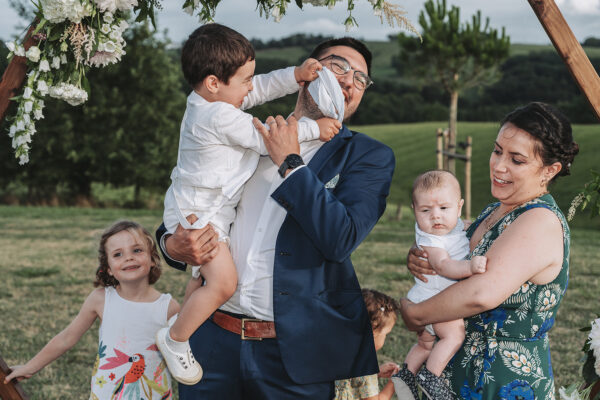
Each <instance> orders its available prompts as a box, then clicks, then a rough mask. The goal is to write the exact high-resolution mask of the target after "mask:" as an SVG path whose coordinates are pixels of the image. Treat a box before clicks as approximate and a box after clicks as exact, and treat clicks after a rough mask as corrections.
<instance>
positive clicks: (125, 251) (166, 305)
mask: <svg viewBox="0 0 600 400" xmlns="http://www.w3.org/2000/svg"><path fill="white" fill-rule="evenodd" d="M98 260H99V266H98V269H97V270H96V281H95V282H94V286H96V287H98V286H100V287H99V288H97V289H94V290H93V291H92V293H90V295H89V296H88V297H87V299H86V300H85V302H84V303H83V306H82V307H81V310H80V311H79V314H77V316H76V317H75V319H74V320H73V321H72V322H71V323H70V324H69V326H67V327H66V328H65V329H64V330H63V331H62V332H60V333H59V334H58V335H56V336H55V337H54V338H52V340H50V342H48V344H46V346H44V348H43V349H42V350H41V351H40V352H39V353H38V354H37V355H36V356H35V357H33V358H32V359H31V360H29V361H28V362H27V363H26V364H25V365H19V366H16V367H14V368H13V372H12V373H11V374H10V375H8V376H7V377H6V379H5V383H8V382H9V381H10V380H11V379H13V378H16V379H18V380H21V379H25V378H31V376H33V374H35V373H36V372H38V371H39V370H41V369H42V368H44V367H45V366H46V365H48V364H50V363H51V362H52V361H54V360H55V359H57V358H58V357H60V356H61V355H63V354H64V353H66V352H67V350H69V349H70V348H71V347H73V346H74V345H75V343H77V342H78V341H79V339H80V338H81V337H82V336H83V334H84V333H85V332H86V331H87V330H88V329H89V328H90V327H91V326H92V324H93V323H94V321H95V320H96V318H100V319H101V320H102V323H101V325H100V332H99V346H98V354H97V356H96V363H95V364H94V369H93V372H92V381H91V394H90V399H112V398H115V399H120V398H122V397H123V396H125V398H136V399H170V398H172V390H171V376H170V375H169V372H168V370H167V368H166V366H165V363H164V361H163V359H162V357H161V355H160V352H159V351H158V349H157V348H156V345H155V344H154V335H155V334H156V332H157V331H158V330H159V329H160V328H161V327H163V326H164V325H166V324H167V321H168V319H169V318H170V317H171V316H173V315H175V314H176V313H177V312H178V311H179V304H178V303H177V302H176V301H175V300H173V299H172V298H171V295H169V294H161V293H159V292H158V291H157V290H156V289H154V288H153V287H152V286H151V285H152V284H153V283H155V282H156V281H157V280H158V278H159V277H160V274H161V270H160V258H159V255H158V251H157V248H156V244H155V243H154V240H153V239H152V236H151V235H150V233H148V231H146V230H145V229H144V228H142V227H141V226H140V225H138V224H137V223H135V222H130V221H120V222H117V223H115V224H114V225H113V226H111V227H110V228H108V229H107V230H106V231H105V232H104V233H103V235H102V238H101V239H100V247H99V249H98Z"/></svg>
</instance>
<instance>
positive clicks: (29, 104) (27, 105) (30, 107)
mask: <svg viewBox="0 0 600 400" xmlns="http://www.w3.org/2000/svg"><path fill="white" fill-rule="evenodd" d="M23 109H24V110H25V112H26V113H30V112H31V110H33V101H31V100H28V101H26V102H25V103H24V104H23Z"/></svg>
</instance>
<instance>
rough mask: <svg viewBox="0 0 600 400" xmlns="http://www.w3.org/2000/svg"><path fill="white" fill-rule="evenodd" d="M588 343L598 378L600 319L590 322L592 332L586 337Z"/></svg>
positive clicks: (599, 367)
mask: <svg viewBox="0 0 600 400" xmlns="http://www.w3.org/2000/svg"><path fill="white" fill-rule="evenodd" d="M588 342H589V344H590V349H591V350H592V352H593V354H594V358H595V359H596V360H595V363H594V369H595V370H596V375H599V376H600V318H598V319H596V320H594V321H592V330H591V331H590V334H589V336H588Z"/></svg>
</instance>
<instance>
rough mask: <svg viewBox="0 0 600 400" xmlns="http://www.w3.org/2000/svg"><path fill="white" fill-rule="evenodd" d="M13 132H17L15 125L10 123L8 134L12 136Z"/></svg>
mask: <svg viewBox="0 0 600 400" xmlns="http://www.w3.org/2000/svg"><path fill="white" fill-rule="evenodd" d="M15 133H17V126H16V125H15V124H12V125H11V126H10V130H9V131H8V136H10V137H14V136H15Z"/></svg>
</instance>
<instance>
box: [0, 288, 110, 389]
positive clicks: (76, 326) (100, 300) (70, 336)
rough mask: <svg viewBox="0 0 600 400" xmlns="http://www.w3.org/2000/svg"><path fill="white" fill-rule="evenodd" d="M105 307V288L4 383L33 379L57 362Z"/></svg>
mask: <svg viewBox="0 0 600 400" xmlns="http://www.w3.org/2000/svg"><path fill="white" fill-rule="evenodd" d="M103 306H104V288H99V289H96V290H94V291H93V292H92V293H90V295H89V296H88V297H87V299H86V300H85V302H84V303H83V306H81V310H79V314H77V316H76V317H75V319H73V321H71V323H70V324H69V326H67V327H66V328H65V329H64V330H63V331H62V332H60V333H59V334H58V335H56V336H54V337H53V338H52V339H51V340H50V341H49V342H48V344H46V345H45V346H44V348H42V350H40V352H39V353H37V354H36V355H35V357H33V358H32V359H31V360H29V361H28V362H27V363H26V364H25V365H19V366H16V367H14V368H13V372H12V373H11V374H10V375H8V376H7V377H6V379H5V380H4V383H8V382H10V380H12V379H13V378H16V379H17V380H22V379H25V378H31V376H32V375H33V374H35V373H36V372H38V371H39V370H41V369H42V368H44V367H45V366H46V365H48V364H50V363H51V362H52V361H54V360H56V359H57V358H58V357H60V356H61V355H63V354H64V353H66V352H67V350H69V349H70V348H71V347H73V346H74V345H75V343H77V342H78V341H79V339H80V338H81V336H83V334H84V333H85V332H87V330H88V329H90V327H91V326H92V324H93V323H94V321H95V320H96V318H97V317H99V316H101V314H102V308H103Z"/></svg>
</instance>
